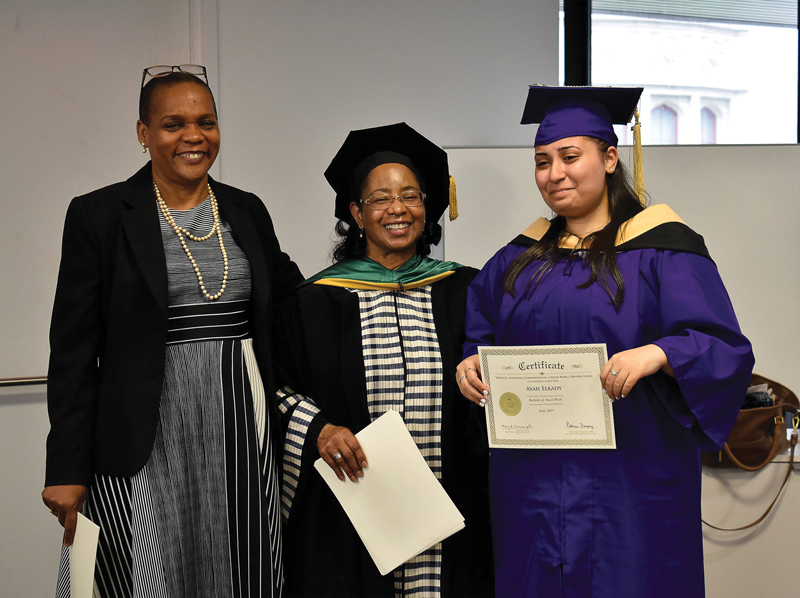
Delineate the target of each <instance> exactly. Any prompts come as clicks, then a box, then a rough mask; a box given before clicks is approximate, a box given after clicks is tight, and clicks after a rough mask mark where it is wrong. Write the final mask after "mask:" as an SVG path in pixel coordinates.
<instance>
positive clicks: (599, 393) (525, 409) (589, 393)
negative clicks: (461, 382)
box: [478, 344, 617, 449]
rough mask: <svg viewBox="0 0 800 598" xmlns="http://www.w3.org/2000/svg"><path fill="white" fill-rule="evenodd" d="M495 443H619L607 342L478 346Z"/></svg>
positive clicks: (598, 445)
mask: <svg viewBox="0 0 800 598" xmlns="http://www.w3.org/2000/svg"><path fill="white" fill-rule="evenodd" d="M478 354H479V356H480V361H481V372H482V374H483V380H484V382H486V384H487V385H488V386H489V389H490V395H489V400H488V401H487V402H486V423H487V428H488V432H489V446H490V447H494V448H610V449H613V448H616V447H617V443H616V438H615V436H614V414H613V412H612V409H611V401H610V400H609V398H608V397H607V396H606V394H605V392H604V391H603V386H602V384H601V382H600V370H601V369H602V368H603V366H604V365H605V363H606V361H607V359H608V356H607V355H606V346H605V344H590V345H539V346H532V347H478Z"/></svg>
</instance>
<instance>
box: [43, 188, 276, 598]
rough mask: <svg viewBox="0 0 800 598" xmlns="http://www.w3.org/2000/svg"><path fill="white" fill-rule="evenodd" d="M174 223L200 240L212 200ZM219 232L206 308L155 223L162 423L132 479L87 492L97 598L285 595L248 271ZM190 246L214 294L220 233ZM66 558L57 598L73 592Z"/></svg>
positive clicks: (107, 479)
mask: <svg viewBox="0 0 800 598" xmlns="http://www.w3.org/2000/svg"><path fill="white" fill-rule="evenodd" d="M154 209H156V207H155V206H154ZM173 216H174V218H175V220H176V222H177V223H178V224H179V225H180V226H183V227H184V228H186V229H187V230H189V231H190V232H192V234H194V235H196V236H203V235H205V234H207V233H208V231H209V230H210V229H211V226H212V224H213V216H212V213H211V206H210V202H209V200H208V199H206V200H205V201H204V202H202V203H201V204H200V205H198V206H197V207H195V208H193V209H191V210H187V211H173ZM221 224H222V230H223V240H224V243H225V248H226V250H227V252H228V258H229V273H228V285H227V288H226V291H225V293H224V294H223V295H222V297H221V298H220V299H219V300H217V301H208V300H207V299H205V298H204V297H203V295H202V293H201V291H200V288H199V286H198V283H197V278H196V275H195V273H194V270H193V268H192V266H191V264H190V263H189V260H188V258H187V256H186V255H185V253H184V251H183V249H182V248H181V245H180V242H179V241H178V238H177V235H176V234H175V232H174V231H173V230H172V228H171V227H170V226H169V225H168V224H167V223H166V222H165V221H164V220H163V218H161V231H162V238H163V242H164V250H165V253H166V257H167V272H168V279H169V322H170V324H169V334H168V341H167V344H168V346H167V354H166V364H165V378H164V385H163V388H162V393H161V403H160V412H159V425H158V429H157V431H156V438H155V442H154V446H153V451H152V453H151V455H150V458H149V460H148V462H147V464H146V465H145V466H144V468H143V469H142V470H141V471H140V472H139V473H137V474H136V475H134V476H133V477H111V476H104V475H97V476H95V483H94V485H92V486H90V487H89V488H88V492H87V500H86V505H85V507H84V513H85V514H86V515H87V517H89V518H90V519H92V520H93V521H94V522H95V523H97V524H98V525H100V527H101V532H100V545H99V547H98V554H97V566H96V569H95V591H94V596H95V597H96V598H122V597H141V598H181V597H186V598H190V597H191V598H193V597H200V596H208V597H212V596H213V597H214V598H223V597H231V598H244V597H247V598H264V597H272V596H280V595H281V591H282V585H283V574H282V564H281V543H280V525H281V519H280V513H279V500H278V497H279V494H278V479H277V469H276V459H275V455H274V454H273V443H272V440H271V438H270V434H271V427H270V423H269V412H268V409H267V404H266V397H265V395H264V389H263V386H262V383H261V377H260V374H259V371H258V365H257V364H256V359H255V355H254V353H253V345H252V342H253V341H252V338H250V323H249V310H250V290H251V281H250V267H249V263H248V261H247V257H246V256H245V255H244V253H243V252H242V251H241V250H240V249H239V247H238V246H237V245H236V243H235V241H234V239H233V236H232V235H231V230H230V227H229V226H228V224H227V223H226V222H225V221H224V219H223V220H222V223H221ZM186 242H187V244H188V245H189V249H190V251H191V252H192V255H193V256H194V258H195V260H196V262H197V264H198V267H199V269H200V272H201V273H202V275H203V280H204V282H205V285H206V289H207V290H208V291H209V293H211V294H214V293H216V292H217V290H218V289H219V287H220V284H221V281H222V273H223V264H222V254H221V252H220V248H219V242H218V240H217V237H216V235H214V236H213V237H211V238H210V239H208V240H206V241H204V242H197V243H196V242H192V241H190V240H188V239H187V241H186ZM68 554H69V553H68V551H67V550H66V549H65V551H64V552H63V553H62V566H61V567H60V570H59V583H58V593H57V596H58V597H59V598H60V597H62V596H69V595H70V592H69V566H68Z"/></svg>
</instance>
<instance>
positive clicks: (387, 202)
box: [361, 191, 425, 212]
mask: <svg viewBox="0 0 800 598" xmlns="http://www.w3.org/2000/svg"><path fill="white" fill-rule="evenodd" d="M395 200H398V201H399V202H400V203H402V204H403V205H404V206H405V207H407V208H418V207H419V206H421V205H422V204H423V203H424V201H425V194H424V193H422V191H405V192H403V193H401V194H400V195H387V194H385V193H376V194H374V195H370V196H369V197H368V198H367V199H362V200H361V203H362V204H365V205H368V206H369V207H370V208H372V210H373V211H375V212H383V211H385V210H388V209H389V206H391V205H392V204H393V203H394V201H395Z"/></svg>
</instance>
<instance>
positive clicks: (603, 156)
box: [535, 137, 618, 230]
mask: <svg viewBox="0 0 800 598" xmlns="http://www.w3.org/2000/svg"><path fill="white" fill-rule="evenodd" d="M617 159H618V156H617V149H616V148H615V147H610V148H608V150H606V151H605V153H603V152H601V151H600V147H599V146H598V144H597V142H596V141H595V140H594V139H592V138H590V137H567V138H565V139H560V140H558V141H555V142H553V143H550V144H548V145H537V146H536V157H535V160H536V186H537V187H538V188H539V192H540V193H541V194H542V198H543V199H544V201H545V203H546V204H547V205H548V206H549V207H550V209H551V210H553V211H554V212H555V213H556V214H558V215H559V216H563V217H565V218H566V219H567V223H568V224H569V222H570V221H572V220H575V221H578V220H580V221H583V222H585V223H591V226H590V227H589V228H592V227H594V230H598V229H600V228H602V227H603V226H605V225H606V223H607V222H608V219H609V216H608V214H609V211H608V187H607V185H606V173H609V172H613V171H614V169H615V168H616V167H617Z"/></svg>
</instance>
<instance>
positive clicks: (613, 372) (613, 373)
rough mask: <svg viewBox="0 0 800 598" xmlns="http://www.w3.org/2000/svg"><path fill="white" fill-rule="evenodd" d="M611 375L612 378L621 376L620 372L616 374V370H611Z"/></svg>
mask: <svg viewBox="0 0 800 598" xmlns="http://www.w3.org/2000/svg"><path fill="white" fill-rule="evenodd" d="M611 375H612V376H617V375H619V372H615V371H614V370H611Z"/></svg>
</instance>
